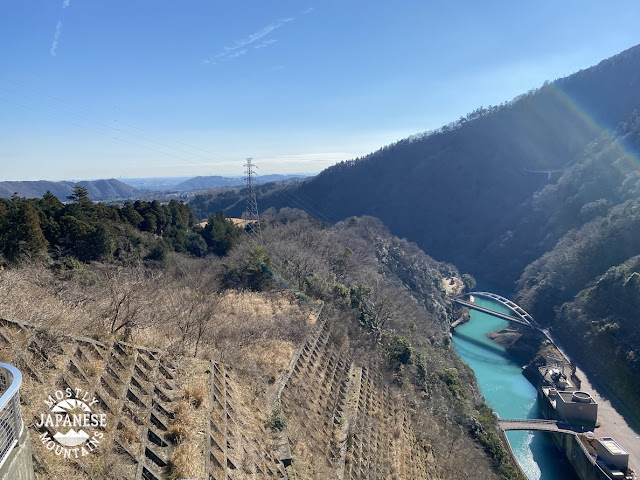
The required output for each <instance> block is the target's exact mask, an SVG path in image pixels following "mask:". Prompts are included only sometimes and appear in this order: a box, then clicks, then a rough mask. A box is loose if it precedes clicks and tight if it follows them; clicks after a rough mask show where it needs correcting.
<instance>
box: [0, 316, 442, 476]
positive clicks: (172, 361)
mask: <svg viewBox="0 0 640 480" xmlns="http://www.w3.org/2000/svg"><path fill="white" fill-rule="evenodd" d="M320 311H321V307H320V308H318V309H317V310H316V312H315V316H314V317H312V321H314V322H315V321H316V317H317V316H318V314H319V312H320ZM332 333H333V332H332V324H331V322H329V321H327V320H326V319H322V318H321V319H320V320H318V321H317V323H316V325H315V327H314V328H313V329H312V330H311V333H310V335H309V336H308V338H307V339H306V342H305V343H304V344H303V345H302V346H301V347H300V348H298V349H297V350H296V351H295V352H293V353H292V354H291V358H290V359H289V365H290V367H291V368H287V369H284V370H283V371H282V372H281V375H280V378H279V379H278V380H277V381H275V382H274V384H273V386H272V392H271V393H270V395H269V397H270V398H271V401H272V404H271V411H270V410H269V409H264V408H263V409H257V410H256V408H255V407H254V406H253V405H247V404H245V403H244V402H243V400H242V399H244V398H246V393H247V392H246V391H243V390H247V386H246V385H243V384H242V383H241V382H239V381H238V380H237V379H235V378H234V373H233V368H232V366H229V365H225V364H223V363H218V362H207V361H205V360H195V359H193V358H185V357H182V358H180V357H173V356H171V355H168V354H167V353H166V352H163V351H161V350H158V349H150V348H146V347H139V346H134V345H131V344H129V343H126V342H122V341H117V340H114V341H112V342H110V343H104V342H99V341H96V340H94V339H91V338H88V337H81V336H62V337H60V336H58V335H56V334H53V333H52V332H48V331H47V330H44V329H39V328H35V327H33V326H30V325H27V324H25V323H22V322H18V321H13V320H6V319H3V320H1V321H0V342H1V343H2V346H1V350H0V352H1V359H2V361H6V362H10V363H13V364H15V365H16V366H18V367H19V368H20V369H21V371H22V372H23V374H24V383H23V387H22V389H21V392H22V399H21V400H22V404H23V415H24V418H25V422H26V424H27V425H28V426H29V429H30V435H31V442H32V446H33V450H34V457H35V464H36V465H37V474H38V478H43V479H44V478H65V477H66V478H74V479H75V478H78V479H81V478H82V479H93V478H123V479H125V478H127V479H136V480H142V479H144V480H162V479H169V478H176V477H175V475H174V474H175V468H174V465H175V463H176V460H178V461H180V458H178V459H176V455H178V456H181V455H184V453H183V452H180V451H179V447H177V442H176V440H177V437H178V436H179V435H183V434H191V433H193V432H194V431H195V432H196V435H195V436H194V438H195V443H194V444H190V447H189V452H187V455H188V461H189V462H190V463H191V464H193V465H194V466H195V469H194V473H196V474H197V477H195V478H206V479H209V480H223V479H244V478H261V479H262V478H264V479H270V478H299V479H305V478H309V479H312V478H340V479H343V478H346V479H358V478H372V479H374V478H375V479H386V478H403V479H414V478H416V479H417V478H438V477H437V476H436V475H435V473H433V472H431V473H430V470H432V469H430V464H433V462H434V457H433V455H432V454H431V453H430V451H429V450H428V449H425V448H423V446H421V445H419V444H418V441H417V440H416V437H415V434H414V432H413V427H412V423H411V420H410V417H409V413H408V410H407V408H405V405H404V403H403V400H402V398H401V397H400V396H399V395H397V394H394V393H392V392H391V391H390V389H389V388H388V387H387V386H385V385H383V384H382V383H381V382H380V381H378V380H377V379H376V372H375V370H372V369H371V368H369V367H367V366H364V365H362V364H361V363H358V362H357V361H354V359H353V358H350V357H349V356H348V355H345V352H344V351H342V352H341V351H340V349H339V348H338V347H337V346H336V344H334V343H333V342H331V341H330V337H331V335H332ZM203 383H204V384H206V389H205V390H198V388H197V387H198V385H199V384H203ZM67 388H70V389H71V390H75V389H76V388H81V389H82V390H84V391H87V392H89V396H90V397H92V398H94V399H95V400H97V403H96V406H95V407H94V408H95V409H96V411H97V412H99V413H105V414H106V415H107V419H108V421H107V426H106V427H105V428H103V429H102V433H103V434H104V440H103V441H102V442H101V443H100V445H99V447H98V448H97V449H96V451H95V452H92V453H90V454H89V455H86V456H85V457H81V458H77V459H71V460H69V459H61V458H60V457H59V456H57V455H56V454H55V452H54V451H52V450H49V449H47V446H46V442H43V441H42V438H41V436H42V435H43V434H46V435H47V436H48V437H52V436H53V435H54V433H55V432H54V431H52V429H51V428H50V427H47V426H43V427H41V428H38V427H37V424H38V422H39V415H40V413H41V412H42V411H43V409H44V408H45V405H44V400H45V399H46V398H48V396H49V395H51V394H52V393H53V392H54V391H56V390H65V389H67ZM199 391H205V392H206V393H207V394H206V395H205V396H203V397H201V398H199V397H198V394H197V393H194V392H199ZM278 397H280V398H278ZM185 399H187V402H185ZM279 402H281V407H282V413H283V414H284V416H285V417H286V421H287V428H286V429H285V430H284V431H283V432H279V431H278V429H277V428H273V425H272V424H271V423H272V422H271V421H270V415H272V411H273V410H275V409H277V408H278V405H279ZM185 403H187V405H186V406H185ZM185 408H187V409H188V410H189V411H188V412H187V414H188V416H189V417H190V418H189V420H188V422H189V425H187V426H186V427H185V426H184V425H182V423H181V422H183V417H184V416H185V412H184V411H183V410H184V409H185ZM317 425H320V426H321V427H320V428H314V426H317ZM184 428H187V429H189V430H191V432H188V433H182V429H184ZM289 453H291V455H289ZM293 459H295V461H293V462H292V460H293Z"/></svg>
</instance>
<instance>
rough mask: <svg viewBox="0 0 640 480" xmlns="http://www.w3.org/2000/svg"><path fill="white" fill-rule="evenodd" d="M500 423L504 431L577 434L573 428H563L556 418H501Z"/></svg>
mask: <svg viewBox="0 0 640 480" xmlns="http://www.w3.org/2000/svg"><path fill="white" fill-rule="evenodd" d="M498 423H499V424H500V427H502V429H503V430H504V431H507V430H531V431H533V430H535V431H541V432H561V433H568V434H571V435H575V434H576V432H575V431H573V430H569V429H565V428H562V426H563V425H562V424H560V425H558V422H556V421H555V420H536V419H523V420H499V421H498Z"/></svg>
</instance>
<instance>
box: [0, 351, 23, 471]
mask: <svg viewBox="0 0 640 480" xmlns="http://www.w3.org/2000/svg"><path fill="white" fill-rule="evenodd" d="M21 384H22V374H21V373H20V370H18V369H17V368H15V367H13V366H11V365H7V364H6V363H0V393H1V394H2V397H0V467H2V464H3V463H4V461H5V460H6V459H7V457H8V455H9V453H10V452H11V449H13V447H14V446H15V445H16V444H17V443H18V442H19V441H20V436H21V435H22V431H23V429H24V423H23V422H22V413H21V412H20V385H21Z"/></svg>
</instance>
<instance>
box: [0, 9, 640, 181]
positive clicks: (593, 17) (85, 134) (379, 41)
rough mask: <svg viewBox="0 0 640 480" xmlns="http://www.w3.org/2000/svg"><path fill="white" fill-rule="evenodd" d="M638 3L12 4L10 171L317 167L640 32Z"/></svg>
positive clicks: (7, 33)
mask: <svg viewBox="0 0 640 480" xmlns="http://www.w3.org/2000/svg"><path fill="white" fill-rule="evenodd" d="M639 18H640V2H638V1H637V0H629V1H611V2H602V1H591V0H581V1H577V0H565V1H562V2H557V1H553V2H552V1H546V0H542V1H540V2H535V3H531V2H513V1H491V0H486V1H483V2H464V3H463V2H456V1H451V0H449V1H426V0H421V1H413V0H407V1H399V2H377V1H371V0H370V1H367V2H364V1H360V0H353V1H349V0H341V1H332V0H327V1H320V0H317V1H312V0H298V1H293V0H260V1H245V0H233V1H228V0H227V1H217V0H206V1H205V0H182V1H176V0H173V1H168V0H153V1H151V0H127V1H121V0H108V1H107V0H0V166H1V167H2V168H1V169H0V180H38V179H48V180H61V179H76V180H78V179H92V178H111V177H115V178H118V177H151V176H192V175H193V176H195V175H209V174H212V175H218V174H220V175H228V174H240V173H241V172H242V165H243V163H244V158H245V157H253V158H254V161H255V163H256V164H257V165H258V167H259V173H300V172H318V171H320V170H322V169H323V168H325V167H327V166H329V165H331V164H333V163H336V162H338V161H340V160H346V159H350V158H355V157H357V156H361V155H364V154H367V153H369V152H371V151H374V150H376V149H377V148H379V147H381V146H384V145H386V144H389V143H391V142H394V141H397V140H400V139H402V138H404V137H406V136H409V135H411V134H414V133H418V132H423V131H426V130H431V129H434V128H437V127H439V126H441V125H444V124H446V123H449V122H451V121H453V120H456V119H457V118H459V117H460V116H461V115H464V114H466V113H467V112H469V111H472V110H474V109H475V108H477V107H479V106H481V105H482V106H485V107H486V106H488V105H495V104H499V103H501V102H503V101H507V100H510V99H512V98H513V97H515V96H516V95H518V94H520V93H523V92H526V91H527V90H529V89H531V88H535V87H538V86H540V85H541V84H542V83H543V82H544V81H545V80H554V79H556V78H558V77H562V76H566V75H569V74H571V73H573V72H575V71H577V70H580V69H582V68H587V67H589V66H591V65H594V64H596V63H598V62H599V61H600V60H603V59H604V58H607V57H609V56H611V55H614V54H616V53H619V52H620V51H622V50H625V49H626V48H629V47H631V46H633V45H635V44H637V43H640V30H639V29H638V26H637V21H638V19H639Z"/></svg>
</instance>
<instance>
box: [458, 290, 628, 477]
mask: <svg viewBox="0 0 640 480" xmlns="http://www.w3.org/2000/svg"><path fill="white" fill-rule="evenodd" d="M476 297H478V298H483V299H488V300H491V301H492V302H497V303H499V304H500V305H503V306H505V307H507V308H509V310H510V311H511V312H510V313H511V314H505V313H502V312H498V311H493V310H492V309H491V308H490V307H487V306H486V302H483V303H484V304H485V305H484V306H481V305H477V304H476V303H475V299H476ZM452 301H453V302H455V303H458V304H459V305H461V306H463V307H466V308H472V309H474V310H478V311H481V312H483V313H486V314H489V315H492V316H495V317H498V318H501V319H504V320H507V321H509V322H511V323H514V324H517V325H520V326H522V327H526V328H529V329H533V330H537V331H540V332H541V333H543V334H544V335H545V336H546V337H547V338H548V339H549V341H550V342H551V343H552V344H553V345H555V342H553V340H552V339H551V338H550V336H549V334H548V331H546V330H544V329H542V328H541V327H540V326H539V325H538V324H537V322H536V321H535V320H534V319H533V317H531V315H529V314H528V313H527V312H526V311H525V310H524V309H522V308H521V307H520V306H518V305H517V304H515V302H512V301H511V300H509V299H506V298H504V297H501V296H499V295H496V294H491V293H489V292H469V293H465V294H460V295H456V296H455V297H452ZM458 324H459V321H458V322H454V323H453V324H452V328H455V327H456V326H457V325H458ZM565 365H570V362H569V361H568V360H566V359H565V358H560V359H558V358H545V361H544V365H538V366H531V365H530V366H528V367H526V368H525V369H524V371H523V373H524V374H525V376H526V378H527V379H528V380H529V381H530V382H531V383H532V384H533V385H534V386H535V387H536V392H537V396H538V400H539V403H540V408H541V412H542V416H543V417H544V418H540V419H517V418H516V419H498V430H499V432H498V433H499V434H500V435H499V436H500V438H501V439H502V440H503V442H505V443H506V444H507V445H506V447H507V450H508V451H511V447H510V445H508V439H507V436H506V435H505V432H506V431H514V430H526V431H544V432H547V433H548V434H549V435H551V437H552V439H553V441H554V443H555V444H556V445H557V446H558V447H559V448H560V449H561V450H562V451H563V452H564V454H565V456H566V457H567V459H568V461H569V463H570V464H571V466H572V467H573V470H574V471H575V473H576V474H577V475H578V476H579V478H580V479H581V480H606V479H621V480H633V479H636V478H637V476H636V472H634V471H633V470H632V469H631V468H630V465H629V453H628V452H627V450H626V449H625V448H624V447H623V446H621V445H620V444H619V443H618V442H617V441H616V440H615V439H614V438H613V437H612V436H610V435H606V434H605V435H603V436H601V437H600V438H597V437H596V434H597V433H598V431H599V430H600V431H602V430H601V429H600V424H599V422H598V406H599V405H598V402H596V400H595V399H594V398H593V397H592V395H591V394H590V393H589V392H587V391H582V390H580V385H581V381H580V379H579V378H578V377H577V376H576V374H575V370H574V369H573V368H570V372H567V373H569V375H567V374H566V373H565Z"/></svg>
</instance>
